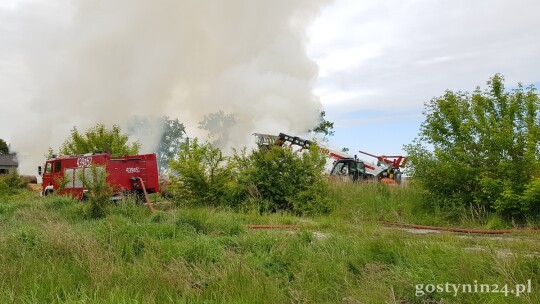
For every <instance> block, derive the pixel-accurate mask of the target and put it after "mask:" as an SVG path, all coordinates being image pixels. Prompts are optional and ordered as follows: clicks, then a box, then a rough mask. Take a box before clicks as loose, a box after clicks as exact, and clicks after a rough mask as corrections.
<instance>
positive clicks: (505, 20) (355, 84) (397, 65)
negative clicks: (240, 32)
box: [308, 0, 540, 154]
mask: <svg viewBox="0 0 540 304" xmlns="http://www.w3.org/2000/svg"><path fill="white" fill-rule="evenodd" d="M539 11H540V2H538V1H532V0H531V1H529V0H517V1H503V0H494V1H487V0H478V1H464V0H455V1H448V0H444V1H429V0H417V1H397V0H390V1H374V0H368V1H353V0H337V1H335V2H333V3H332V4H330V5H328V6H327V7H326V8H325V9H324V10H323V11H322V13H321V15H320V16H319V18H318V19H317V20H316V21H315V22H314V24H313V25H312V27H311V28H310V29H309V38H310V44H309V47H308V54H309V55H310V57H311V58H313V59H314V60H315V61H316V62H317V64H318V66H319V78H318V79H317V80H316V84H315V92H316V94H317V95H319V96H320V99H321V102H322V104H323V107H324V109H325V110H326V113H327V117H328V120H330V121H333V122H335V136H334V138H332V140H331V143H332V144H333V145H334V146H335V147H340V148H341V147H348V148H350V149H351V151H357V150H359V149H363V150H366V151H372V152H373V153H375V154H400V153H404V152H403V151H402V150H401V148H402V146H403V145H404V144H407V143H410V142H411V140H412V139H413V138H415V137H416V136H417V134H418V131H419V126H420V124H421V122H422V121H423V116H422V114H421V113H422V109H423V104H424V103H425V102H427V101H429V100H430V99H431V98H433V97H435V96H440V95H443V94H444V91H445V90H446V89H450V90H454V91H469V92H470V91H473V90H474V89H475V88H476V87H477V86H480V87H485V83H486V81H487V80H488V79H489V78H490V77H491V76H493V75H494V74H495V73H501V74H503V75H504V76H505V79H506V86H507V88H512V87H514V86H515V85H516V84H517V83H518V82H522V83H523V84H524V85H529V84H536V87H537V88H538V87H540V86H539V85H538V84H539V83H540V73H539V71H540V56H538V54H540V39H538V38H539V35H538V31H537V29H538V28H540V19H539V18H538V12H539Z"/></svg>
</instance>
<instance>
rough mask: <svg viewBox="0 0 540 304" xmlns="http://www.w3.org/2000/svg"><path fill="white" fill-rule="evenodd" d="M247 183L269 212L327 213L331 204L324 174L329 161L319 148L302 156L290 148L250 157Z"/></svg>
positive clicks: (263, 152)
mask: <svg viewBox="0 0 540 304" xmlns="http://www.w3.org/2000/svg"><path fill="white" fill-rule="evenodd" d="M250 159H251V162H250V164H251V166H250V167H249V168H248V169H247V178H246V182H248V183H249V184H252V185H254V186H255V187H256V189H257V191H258V193H259V194H260V198H261V199H262V200H263V201H267V202H269V203H270V204H269V205H268V206H266V207H267V208H269V210H268V211H277V210H291V211H294V212H296V213H300V214H302V213H306V214H314V213H321V212H323V213H326V212H328V211H329V206H328V205H329V204H328V200H327V198H326V197H327V196H326V190H325V189H326V183H325V181H324V176H323V170H324V165H325V163H326V157H325V156H324V155H322V154H321V153H319V152H318V149H317V147H316V146H312V147H311V149H310V150H308V151H305V152H303V153H302V154H299V153H296V152H294V151H292V150H290V149H288V148H282V147H278V146H275V147H271V148H270V149H268V150H264V149H263V150H259V151H254V152H253V153H252V154H251V155H250Z"/></svg>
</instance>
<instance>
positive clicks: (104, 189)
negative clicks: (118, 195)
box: [79, 165, 114, 218]
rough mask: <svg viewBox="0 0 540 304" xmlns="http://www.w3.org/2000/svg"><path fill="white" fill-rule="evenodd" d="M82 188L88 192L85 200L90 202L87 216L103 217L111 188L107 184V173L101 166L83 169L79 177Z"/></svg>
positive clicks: (111, 192)
mask: <svg viewBox="0 0 540 304" xmlns="http://www.w3.org/2000/svg"><path fill="white" fill-rule="evenodd" d="M79 178H80V179H81V181H82V183H83V187H84V188H85V189H86V190H88V193H87V194H85V198H86V199H88V201H89V202H90V212H89V216H90V217H91V218H101V217H104V216H105V215H106V214H107V213H106V208H107V206H108V205H109V204H110V202H111V200H110V198H111V196H112V195H113V192H114V189H113V186H112V185H111V184H109V183H107V172H106V171H105V168H104V167H103V166H96V165H92V166H90V167H87V168H85V169H84V171H82V172H81V176H79Z"/></svg>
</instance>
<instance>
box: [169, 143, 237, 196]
mask: <svg viewBox="0 0 540 304" xmlns="http://www.w3.org/2000/svg"><path fill="white" fill-rule="evenodd" d="M170 166H171V169H172V171H173V173H174V174H176V175H173V177H172V178H171V181H172V186H171V190H172V192H173V193H174V194H175V196H176V197H177V199H180V200H185V201H187V202H190V203H194V204H198V205H206V206H216V205H222V204H224V201H223V200H224V197H225V192H226V190H227V188H226V187H227V183H228V181H229V180H230V179H231V171H230V169H229V168H228V167H227V165H226V158H225V156H224V155H223V153H222V152H221V150H219V149H218V148H213V147H212V145H211V144H210V143H204V144H199V141H198V139H196V138H195V139H194V140H193V141H192V142H191V143H190V144H189V145H182V147H181V149H180V153H179V154H178V158H177V159H176V160H172V161H171V162H170Z"/></svg>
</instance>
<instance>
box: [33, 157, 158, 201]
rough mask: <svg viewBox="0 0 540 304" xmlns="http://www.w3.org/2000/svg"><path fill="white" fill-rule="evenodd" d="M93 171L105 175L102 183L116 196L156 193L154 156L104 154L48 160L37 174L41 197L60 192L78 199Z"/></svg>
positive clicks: (81, 195) (81, 196) (156, 182)
mask: <svg viewBox="0 0 540 304" xmlns="http://www.w3.org/2000/svg"><path fill="white" fill-rule="evenodd" d="M93 168H95V169H96V170H94V171H97V172H102V173H105V176H106V182H107V183H108V184H110V185H112V186H113V189H114V190H115V192H117V193H121V192H133V193H136V194H143V193H144V191H146V192H147V193H154V192H159V183H158V169H157V161H156V155H155V154H144V155H131V156H122V157H113V156H111V155H110V154H108V153H100V154H85V155H80V156H69V157H53V158H50V159H48V160H47V162H46V163H45V169H44V170H43V172H41V167H39V168H38V171H39V174H40V175H42V174H43V175H42V177H43V188H42V192H41V194H42V195H48V194H51V193H53V192H55V191H60V192H59V193H60V194H70V195H72V196H74V197H77V198H79V199H82V198H83V197H84V195H85V193H86V192H87V191H88V190H87V189H85V188H84V186H83V179H86V180H88V179H89V178H92V172H91V169H93ZM60 188H62V189H60Z"/></svg>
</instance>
